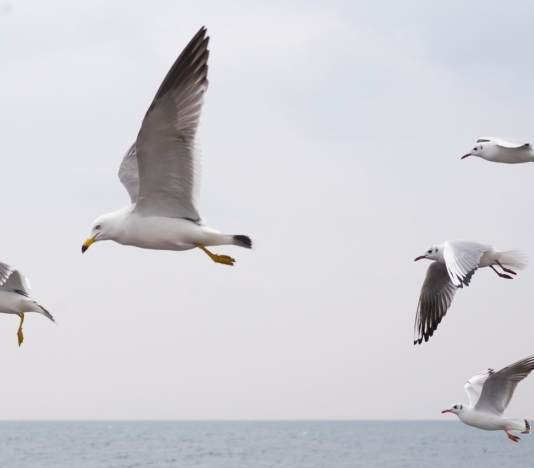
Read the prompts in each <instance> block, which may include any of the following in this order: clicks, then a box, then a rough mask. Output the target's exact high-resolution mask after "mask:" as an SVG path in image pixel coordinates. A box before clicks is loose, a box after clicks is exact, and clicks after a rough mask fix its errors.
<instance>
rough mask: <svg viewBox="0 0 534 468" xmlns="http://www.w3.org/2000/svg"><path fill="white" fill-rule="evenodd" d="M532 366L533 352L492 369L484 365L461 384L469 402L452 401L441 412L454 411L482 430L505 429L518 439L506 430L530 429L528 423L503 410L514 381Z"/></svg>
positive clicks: (524, 430)
mask: <svg viewBox="0 0 534 468" xmlns="http://www.w3.org/2000/svg"><path fill="white" fill-rule="evenodd" d="M532 369H534V356H529V357H527V358H525V359H521V360H520V361H517V362H515V363H514V364H510V365H509V366H508V367H505V368H504V369H501V370H500V371H498V372H495V371H494V370H493V369H486V370H483V371H482V372H479V373H478V374H476V375H475V376H473V377H471V379H469V380H468V381H467V382H466V383H465V385H464V388H465V391H466V392H467V396H468V397H469V405H464V404H462V403H455V404H454V405H451V406H450V407H449V408H447V409H446V410H443V411H442V413H454V414H456V415H457V416H458V417H459V418H460V421H462V422H463V423H464V424H467V425H468V426H473V427H477V428H478V429H484V430H485V431H500V430H503V431H504V432H506V435H507V436H508V438H509V439H510V440H512V441H514V442H518V441H519V440H520V438H519V437H518V436H516V435H513V434H510V432H508V431H519V432H521V434H529V433H530V423H529V422H528V421H527V420H526V419H506V418H503V413H504V411H505V410H506V407H507V406H508V403H510V400H511V399H512V396H513V395H514V391H515V389H516V387H517V384H518V383H519V382H521V381H522V380H523V379H524V378H525V377H527V375H528V374H530V372H531V371H532Z"/></svg>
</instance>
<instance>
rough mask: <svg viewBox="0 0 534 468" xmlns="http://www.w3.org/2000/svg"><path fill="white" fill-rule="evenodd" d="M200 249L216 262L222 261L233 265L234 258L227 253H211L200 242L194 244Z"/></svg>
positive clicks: (224, 263)
mask: <svg viewBox="0 0 534 468" xmlns="http://www.w3.org/2000/svg"><path fill="white" fill-rule="evenodd" d="M195 245H196V246H197V247H198V248H199V249H200V250H203V251H204V252H206V254H208V256H209V258H211V259H212V260H213V261H214V262H216V263H222V264H223V265H230V266H233V265H234V262H235V260H234V259H233V258H232V257H229V256H228V255H217V254H214V253H211V252H210V251H209V250H208V249H206V247H204V246H203V245H202V244H195Z"/></svg>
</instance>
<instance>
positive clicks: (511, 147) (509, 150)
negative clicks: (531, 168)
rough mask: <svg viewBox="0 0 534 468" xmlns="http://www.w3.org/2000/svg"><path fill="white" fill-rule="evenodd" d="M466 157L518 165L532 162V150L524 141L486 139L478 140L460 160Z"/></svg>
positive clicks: (533, 153)
mask: <svg viewBox="0 0 534 468" xmlns="http://www.w3.org/2000/svg"><path fill="white" fill-rule="evenodd" d="M468 156H478V157H479V158H482V159H485V160H486V161H492V162H500V163H505V164H518V163H525V162H534V149H532V145H531V144H530V143H526V142H524V141H519V140H513V139H511V138H495V137H486V138H479V139H478V140H477V144H476V145H475V146H474V147H473V149H472V150H471V151H469V153H467V154H464V155H463V156H462V158H461V159H465V158H467V157H468Z"/></svg>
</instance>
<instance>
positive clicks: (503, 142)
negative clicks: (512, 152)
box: [477, 137, 531, 149]
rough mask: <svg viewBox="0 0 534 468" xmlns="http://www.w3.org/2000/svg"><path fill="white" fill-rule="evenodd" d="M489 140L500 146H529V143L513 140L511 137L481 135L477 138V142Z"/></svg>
mask: <svg viewBox="0 0 534 468" xmlns="http://www.w3.org/2000/svg"><path fill="white" fill-rule="evenodd" d="M489 141H493V142H495V144H496V145H497V146H500V147H501V148H512V149H513V148H522V147H524V146H527V147H530V146H531V145H530V143H527V142H525V141H520V140H514V139H513V138H498V137H482V138H479V139H478V140H477V143H486V142H489Z"/></svg>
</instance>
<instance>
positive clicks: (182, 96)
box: [82, 27, 252, 265]
mask: <svg viewBox="0 0 534 468" xmlns="http://www.w3.org/2000/svg"><path fill="white" fill-rule="evenodd" d="M208 42H209V37H206V29H205V28H204V27H203V28H201V29H200V31H198V33H197V34H196V35H195V37H193V39H192V40H191V42H189V44H188V45H187V47H186V48H185V49H184V50H183V52H182V53H181V54H180V56H179V57H178V59H177V60H176V62H174V65H173V66H172V67H171V69H170V70H169V72H168V73H167V76H166V77H165V79H164V80H163V82H162V83H161V86H160V88H159V90H158V92H157V93H156V96H155V97H154V100H153V102H152V104H151V105H150V107H149V108H148V111H147V113H146V115H145V117H144V119H143V122H142V124H141V130H140V131H139V134H138V135H137V140H136V141H135V143H134V144H133V145H132V146H131V147H130V149H129V150H128V151H127V153H126V155H125V156H124V159H123V161H122V164H121V167H120V169H119V179H120V181H121V182H122V184H123V185H124V186H125V188H126V190H127V192H128V194H129V195H130V200H131V204H130V205H128V206H126V207H125V208H123V209H121V210H119V211H115V212H113V213H108V214H105V215H102V216H100V217H99V218H97V219H96V221H95V222H94V223H93V225H92V227H91V234H90V236H89V238H88V239H87V240H86V241H85V242H84V243H83V246H82V253H84V252H85V251H86V250H87V249H88V248H89V246H91V244H93V243H94V242H98V241H102V240H113V241H115V242H118V243H119V244H123V245H133V246H136V247H140V248H144V249H156V250H189V249H194V248H195V247H197V248H199V249H201V250H203V251H204V252H205V253H206V254H207V255H208V256H209V257H210V258H211V259H212V260H213V261H214V262H217V263H221V264H224V265H233V264H234V262H235V260H234V259H233V258H232V257H230V256H228V255H217V254H214V253H212V252H210V251H209V250H208V249H207V246H215V245H237V246H239V247H245V248H247V249H250V248H251V247H252V241H251V240H250V238H249V237H248V236H244V235H227V234H222V233H220V232H218V231H216V230H214V229H211V228H209V227H207V226H205V225H204V224H203V221H202V218H201V216H200V213H199V211H198V208H197V206H196V205H197V203H196V200H197V195H198V187H199V182H200V167H199V166H200V164H199V156H198V152H197V151H196V148H195V146H196V144H195V135H196V132H197V127H198V122H199V118H200V112H201V108H202V101H203V97H204V93H205V92H206V90H207V87H208V79H207V75H208V64H207V63H208V55H209V51H208Z"/></svg>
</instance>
